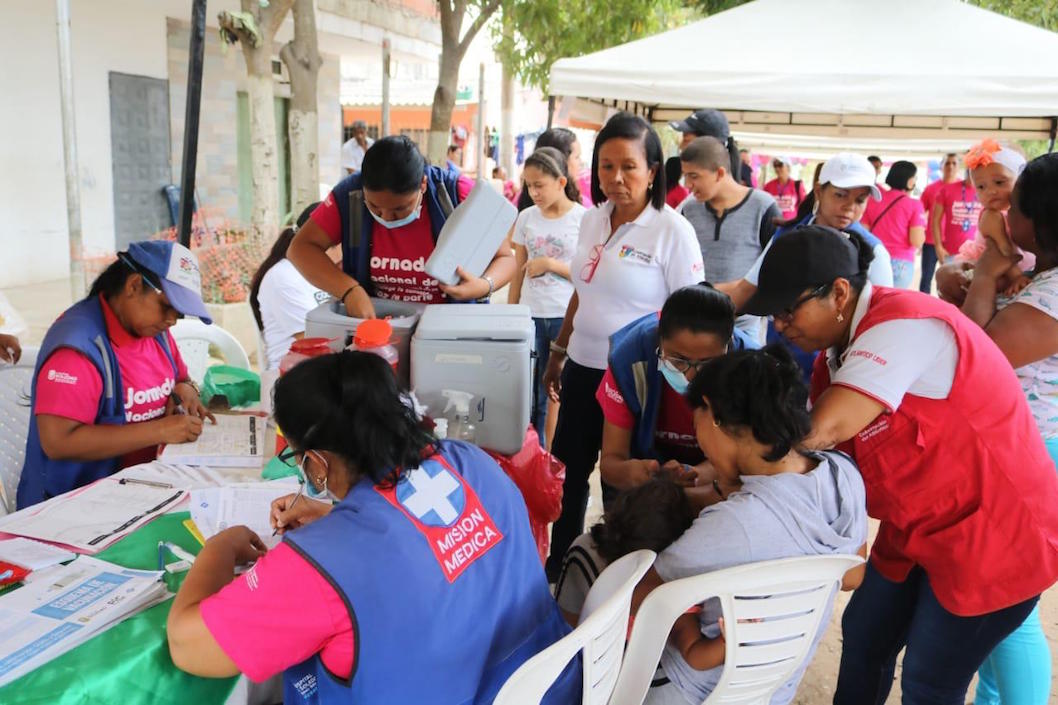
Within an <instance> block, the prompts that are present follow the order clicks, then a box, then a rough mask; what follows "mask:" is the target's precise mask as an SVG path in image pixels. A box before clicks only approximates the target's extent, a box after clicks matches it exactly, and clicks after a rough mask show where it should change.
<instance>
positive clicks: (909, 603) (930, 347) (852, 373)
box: [746, 226, 1058, 705]
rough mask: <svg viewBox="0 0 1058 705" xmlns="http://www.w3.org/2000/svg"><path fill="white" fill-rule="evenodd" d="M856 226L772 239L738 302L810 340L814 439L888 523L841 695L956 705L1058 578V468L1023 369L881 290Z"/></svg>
mask: <svg viewBox="0 0 1058 705" xmlns="http://www.w3.org/2000/svg"><path fill="white" fill-rule="evenodd" d="M871 258H872V253H871V249H870V247H868V246H866V244H865V243H864V242H863V240H862V239H861V238H860V237H859V236H857V235H851V236H850V235H846V234H844V233H841V232H839V231H836V230H831V229H829V228H824V227H820V226H809V227H803V228H798V229H797V230H796V231H794V232H793V233H790V234H789V235H787V236H785V237H783V238H780V239H778V240H776V241H775V242H774V243H773V247H772V248H771V250H770V251H769V252H768V254H767V255H766V256H765V258H764V262H763V264H762V266H761V270H760V280H759V288H758V289H757V292H756V294H755V295H754V296H753V298H752V299H750V301H749V302H748V303H747V305H746V310H747V311H748V312H750V313H754V314H757V315H770V316H773V317H774V319H775V327H776V329H777V330H778V331H779V332H780V333H782V334H783V335H784V336H786V337H787V338H788V339H789V340H790V341H791V342H793V343H794V344H796V345H797V346H799V347H801V348H802V349H804V350H806V351H816V350H818V351H822V354H820V355H819V356H818V357H817V358H816V363H815V370H814V373H813V378H812V401H813V407H812V434H811V435H810V436H809V438H808V439H806V441H805V446H806V447H807V448H809V449H821V448H829V447H833V446H839V447H840V448H842V449H844V450H847V451H848V452H850V453H851V454H852V455H853V456H854V457H855V459H856V461H857V463H858V465H859V466H860V469H861V472H862V473H863V479H864V484H865V486H866V489H867V509H868V513H869V514H870V515H871V516H873V517H875V518H877V519H879V520H881V526H880V528H879V531H878V536H877V539H876V540H875V542H874V546H873V547H872V550H871V557H870V562H869V564H868V568H867V575H866V577H865V579H864V582H863V585H862V586H861V587H860V588H859V590H857V592H856V593H855V595H853V597H852V600H851V601H850V602H849V606H848V608H847V609H846V611H845V615H844V618H843V620H842V633H843V643H844V646H843V653H842V659H841V670H840V673H839V676H838V685H837V692H836V694H835V697H834V702H835V703H838V704H839V705H841V704H844V703H856V704H857V705H858V704H860V703H880V702H883V701H884V700H885V698H886V696H887V695H888V692H889V689H890V687H891V685H892V679H893V674H894V668H895V661H896V656H897V654H898V653H899V651H900V650H901V648H903V647H905V646H906V652H905V655H904V660H903V675H902V680H901V686H902V690H903V698H904V702H905V703H906V702H912V703H924V702H930V703H962V702H963V698H964V696H965V693H966V689H967V687H968V686H969V684H970V680H971V678H972V677H973V674H974V671H975V670H976V669H977V667H978V666H979V665H980V664H981V663H982V661H984V659H985V657H986V656H987V655H988V654H989V653H990V652H991V650H992V649H993V648H994V647H995V645H996V644H997V643H999V642H1000V641H1001V640H1002V639H1003V638H1004V637H1005V636H1006V635H1007V634H1009V633H1010V632H1011V631H1013V630H1014V629H1015V628H1017V627H1018V626H1019V625H1020V624H1021V623H1022V622H1023V621H1024V620H1025V618H1026V616H1027V615H1028V614H1029V613H1030V612H1031V611H1032V609H1033V607H1034V606H1035V604H1036V602H1037V600H1038V597H1039V594H1040V593H1041V592H1043V591H1044V590H1046V589H1047V588H1048V587H1050V586H1051V585H1052V584H1053V583H1054V582H1055V580H1056V579H1058V476H1056V475H1055V472H1054V465H1053V463H1052V462H1051V460H1050V457H1049V456H1048V455H1047V450H1046V448H1045V447H1044V444H1043V441H1042V440H1041V438H1040V434H1039V431H1038V430H1037V429H1036V425H1035V422H1034V420H1033V417H1032V413H1031V411H1030V410H1029V406H1028V403H1027V402H1026V400H1025V397H1024V395H1023V394H1022V392H1021V386H1020V384H1019V383H1018V380H1017V377H1016V376H1015V375H1014V371H1013V370H1012V369H1011V367H1010V364H1009V363H1008V362H1007V360H1006V358H1005V357H1004V356H1003V353H1002V352H1001V351H1000V349H999V348H998V347H997V346H996V345H995V343H993V342H992V340H991V339H990V338H989V337H988V336H987V334H985V333H984V331H982V330H981V329H980V328H979V327H978V326H976V325H975V324H974V323H973V322H972V321H971V320H969V319H968V318H966V317H965V316H963V315H962V314H961V313H960V312H959V311H958V309H956V308H954V307H953V306H950V305H948V304H945V303H943V302H941V301H938V300H937V299H934V298H932V297H930V296H928V295H926V294H922V293H920V292H917V291H906V290H897V289H889V288H884V287H872V285H871V284H870V283H869V282H868V281H867V269H868V267H869V265H870V261H871Z"/></svg>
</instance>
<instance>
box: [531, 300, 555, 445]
mask: <svg viewBox="0 0 1058 705" xmlns="http://www.w3.org/2000/svg"><path fill="white" fill-rule="evenodd" d="M533 325H534V326H536V371H535V372H534V373H533V409H532V411H531V412H530V414H529V421H530V422H532V424H533V428H535V429H536V434H537V435H538V436H540V445H542V446H543V447H545V448H546V447H547V390H546V389H544V372H546V371H547V361H548V360H549V359H550V358H551V343H552V342H553V341H554V340H555V339H556V338H558V331H559V330H560V329H561V328H562V319H561V318H534V319H533Z"/></svg>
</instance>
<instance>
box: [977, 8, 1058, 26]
mask: <svg viewBox="0 0 1058 705" xmlns="http://www.w3.org/2000/svg"><path fill="white" fill-rule="evenodd" d="M970 2H971V3H973V4H974V5H977V6H978V7H983V8H984V9H986V10H991V11H992V12H998V13H999V14H1001V15H1006V16H1007V17H1013V18H1014V19H1016V20H1021V21H1022V22H1028V23H1029V24H1034V25H1036V26H1037V27H1043V28H1044V29H1049V30H1050V31H1052V32H1058V0H970Z"/></svg>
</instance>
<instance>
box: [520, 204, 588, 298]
mask: <svg viewBox="0 0 1058 705" xmlns="http://www.w3.org/2000/svg"><path fill="white" fill-rule="evenodd" d="M587 211H588V209H587V208H585V207H584V206H582V205H581V204H579V203H574V204H573V207H572V208H570V209H569V210H568V211H567V212H566V213H565V214H564V215H562V216H559V217H558V218H548V217H546V216H545V215H544V214H543V212H542V211H541V210H540V209H539V208H538V207H537V206H530V207H529V208H526V209H525V210H524V211H522V212H521V213H519V214H518V220H516V221H515V222H514V236H513V237H512V238H511V241H512V242H513V243H514V244H515V245H522V246H524V247H525V249H526V250H527V251H528V254H529V259H531V260H532V259H536V258H537V257H553V258H554V259H556V260H558V261H560V262H565V263H567V264H568V263H569V262H570V261H571V260H572V259H573V253H574V252H576V251H577V237H578V235H579V234H580V221H581V218H583V217H584V214H585V213H586V212H587ZM571 296H573V282H571V281H570V280H568V279H566V278H564V277H560V276H559V275H557V274H555V273H554V272H548V273H547V274H544V275H542V276H539V277H530V276H529V275H528V274H526V275H525V280H524V281H523V282H522V298H521V303H523V304H525V305H526V306H528V307H529V310H530V311H531V312H532V314H533V318H562V317H563V316H565V315H566V306H567V305H568V304H569V298H570V297H571Z"/></svg>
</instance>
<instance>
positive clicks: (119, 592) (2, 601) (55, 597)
mask: <svg viewBox="0 0 1058 705" xmlns="http://www.w3.org/2000/svg"><path fill="white" fill-rule="evenodd" d="M160 576H161V573H160V572H156V571H143V570H129V569H126V568H122V567H121V566H117V565H113V564H111V563H106V562H104V561H101V560H98V559H96V558H91V557H88V556H81V557H79V558H78V559H77V560H75V561H74V562H73V563H70V564H69V565H66V566H62V567H61V568H55V569H53V570H52V571H49V573H48V577H49V580H38V581H35V582H32V583H28V584H26V585H25V586H23V587H22V588H21V589H19V590H15V591H14V592H10V593H7V594H6V595H3V596H0V686H3V685H5V684H7V683H9V682H11V681H13V680H15V679H16V678H18V677H19V676H22V675H24V674H26V673H28V672H29V671H32V670H33V669H35V668H38V667H40V666H42V665H44V664H45V663H47V662H48V661H50V660H52V659H54V658H55V657H57V656H59V655H61V654H63V653H66V652H67V651H69V650H70V649H72V648H73V647H75V646H77V645H78V644H81V643H83V642H85V641H87V640H88V639H89V638H91V637H92V636H95V635H96V634H98V633H99V632H101V631H103V630H104V629H107V628H109V627H111V626H113V625H115V624H117V623H118V622H120V621H122V620H124V619H127V618H128V617H130V616H131V615H133V614H135V613H136V612H139V611H140V610H143V609H146V608H147V607H150V606H152V605H155V604H157V603H159V602H161V601H162V600H164V599H166V598H167V597H168V596H169V593H168V592H167V591H166V589H165V585H164V584H163V583H161V582H159V580H158V578H159V577H160Z"/></svg>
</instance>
